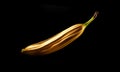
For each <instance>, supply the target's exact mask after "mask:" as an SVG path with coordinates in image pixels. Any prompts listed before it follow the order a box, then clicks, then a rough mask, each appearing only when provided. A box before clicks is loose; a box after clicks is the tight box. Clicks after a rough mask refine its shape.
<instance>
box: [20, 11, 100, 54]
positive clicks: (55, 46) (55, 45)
mask: <svg viewBox="0 0 120 72" xmlns="http://www.w3.org/2000/svg"><path fill="white" fill-rule="evenodd" d="M97 14H98V12H97V11H96V12H95V13H94V15H93V16H92V17H91V18H90V19H89V20H88V21H87V22H85V23H81V24H75V25H73V26H71V27H69V28H67V29H65V30H63V31H62V32H60V33H58V34H56V35H55V36H53V37H51V38H48V39H46V40H43V41H40V42H38V43H34V44H31V45H29V46H27V47H26V48H24V49H22V50H21V52H22V53H24V54H29V55H46V54H50V53H53V52H56V51H58V50H60V49H62V48H64V47H65V46H67V45H68V44H70V43H71V42H73V41H74V40H76V39H77V38H78V37H79V36H81V35H82V33H83V32H84V30H85V28H86V27H87V26H88V25H89V24H90V23H91V22H92V21H93V20H94V19H95V18H96V17H97Z"/></svg>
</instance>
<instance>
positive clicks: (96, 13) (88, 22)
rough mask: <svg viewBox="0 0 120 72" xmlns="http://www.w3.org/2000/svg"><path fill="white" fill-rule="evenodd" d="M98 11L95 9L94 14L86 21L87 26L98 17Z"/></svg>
mask: <svg viewBox="0 0 120 72" xmlns="http://www.w3.org/2000/svg"><path fill="white" fill-rule="evenodd" d="M98 13H99V12H98V11H95V13H94V14H93V16H92V17H91V18H90V19H89V20H88V21H87V22H85V23H84V25H85V26H86V27H87V26H88V25H89V24H90V23H91V22H92V21H93V20H94V19H95V18H96V17H97V15H98Z"/></svg>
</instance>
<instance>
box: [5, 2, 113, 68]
mask: <svg viewBox="0 0 120 72" xmlns="http://www.w3.org/2000/svg"><path fill="white" fill-rule="evenodd" d="M11 6H12V7H9V6H8V8H9V10H8V12H6V13H7V14H8V19H9V20H8V23H9V24H8V25H7V27H8V28H7V38H8V39H7V40H6V42H5V44H6V45H5V51H4V52H5V53H4V55H5V56H4V59H5V60H6V62H5V63H7V65H6V66H8V67H9V66H14V67H15V68H18V69H22V70H23V69H28V70H31V69H32V68H35V69H40V70H41V69H43V68H49V67H51V66H55V67H57V66H61V68H66V67H67V66H70V67H80V68H81V67H83V68H84V67H93V68H95V67H96V68H97V66H100V65H102V66H103V68H104V67H105V66H107V65H110V64H109V59H107V58H109V57H110V56H111V54H110V53H109V49H110V48H109V49H108V48H107V46H106V41H107V39H108V38H107V36H106V35H104V33H106V32H107V31H106V26H107V25H108V24H110V23H109V21H110V20H111V18H110V17H111V16H112V15H111V14H112V1H111V0H99V1H94V0H92V1H90V0H80V1H66V2H65V1H56V2H55V1H40V2H33V1H31V2H30V1H28V2H24V1H20V2H18V1H17V2H14V3H12V4H11ZM95 11H99V14H98V17H97V18H96V19H95V20H94V21H93V22H92V23H91V24H90V25H89V26H88V27H87V28H86V30H85V32H84V33H83V35H82V36H81V37H79V38H78V39H77V40H75V41H74V42H73V43H71V44H70V45H68V46H66V47H65V48H64V49H62V50H59V51H57V52H55V53H52V54H50V55H46V56H29V55H24V54H22V53H21V52H20V51H21V49H23V48H25V47H26V46H27V45H30V44H32V43H36V42H38V41H41V40H44V39H46V38H49V37H51V36H53V35H55V34H57V33H59V32H60V31H62V30H64V29H66V28H68V27H70V26H71V25H73V24H76V23H84V22H86V21H87V20H89V19H90V18H91V16H92V15H93V14H94V12H95ZM108 29H109V28H108ZM107 33H108V32H107ZM108 34H109V33H108ZM9 44H10V45H9ZM7 46H8V47H7ZM77 65H78V66H77ZM14 67H13V68H14Z"/></svg>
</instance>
